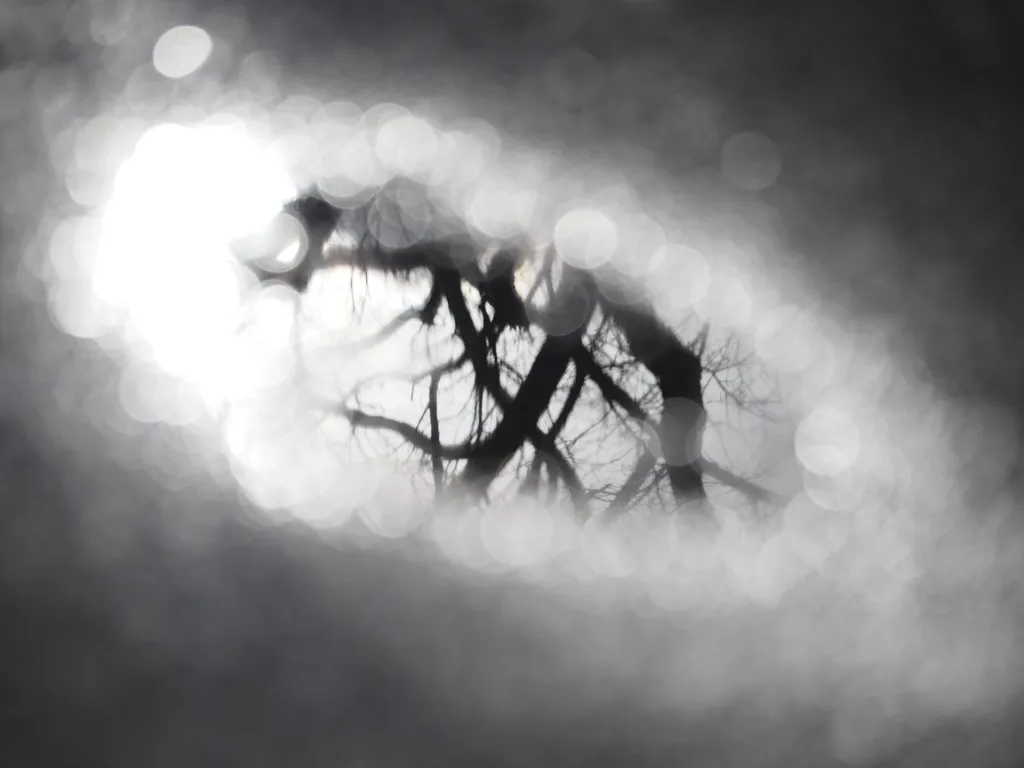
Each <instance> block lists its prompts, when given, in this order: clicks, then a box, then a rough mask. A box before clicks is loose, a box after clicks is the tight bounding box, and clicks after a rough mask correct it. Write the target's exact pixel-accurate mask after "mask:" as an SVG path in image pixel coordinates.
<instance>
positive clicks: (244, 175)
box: [93, 121, 294, 383]
mask: <svg viewBox="0 0 1024 768" xmlns="http://www.w3.org/2000/svg"><path fill="white" fill-rule="evenodd" d="M293 193H294V189H293V187H292V184H291V182H290V181H289V179H288V176H287V174H286V173H285V172H284V170H283V168H282V167H281V165H280V163H279V162H278V161H277V160H276V159H275V157H274V156H273V154H271V153H269V152H267V151H265V150H264V149H263V148H261V147H260V146H259V145H258V144H257V143H256V142H255V141H254V140H253V139H252V138H251V137H250V135H249V133H248V132H247V131H246V129H245V127H244V126H242V125H240V124H235V123H228V122H223V121H221V122H212V123H211V122H208V123H207V124H203V125H199V126H183V125H177V124H170V123H164V124H161V125H157V126H155V127H153V128H151V129H150V130H148V131H147V132H146V133H145V134H144V135H143V136H142V137H141V138H140V140H139V141H138V144H137V145H136V147H135V151H134V153H133V154H132V155H131V157H130V158H129V159H128V160H127V161H126V162H125V163H124V165H123V166H122V167H121V168H120V170H119V171H118V173H117V175H116V178H115V182H114V187H113V194H112V196H111V199H110V201H109V203H108V205H107V206H106V208H105V209H104V211H103V223H102V235H101V243H100V250H99V253H100V261H99V265H98V269H97V271H96V274H95V278H94V281H93V287H94V289H95V290H96V292H97V293H98V294H99V295H100V296H101V297H102V298H103V299H104V300H105V301H106V302H107V303H108V304H110V305H112V306H113V307H115V308H117V309H118V310H120V311H121V312H123V318H124V322H125V328H124V330H125V332H126V337H127V338H129V339H131V341H130V343H131V344H132V345H134V346H135V347H136V349H135V351H136V352H139V353H142V354H143V356H145V357H146V358H148V359H149V360H150V361H151V362H153V363H156V364H157V365H158V367H160V368H163V369H164V370H165V371H166V372H168V373H170V374H172V375H175V376H178V377H182V378H186V379H189V380H192V381H196V382H197V383H198V382H199V381H200V380H203V379H208V377H209V375H210V374H209V372H210V371H211V370H215V369H216V367H217V366H211V365H210V362H211V361H212V360H216V359H217V358H218V357H220V356H221V354H222V352H223V346H222V345H223V344H224V343H225V342H226V341H227V340H228V339H229V338H230V336H231V334H232V333H233V330H234V326H235V323H236V320H237V311H238V308H239V307H240V306H241V302H242V300H243V298H244V294H245V288H246V281H247V279H251V278H249V277H248V274H247V272H246V271H245V270H244V269H242V268H240V267H239V266H238V264H237V263H236V262H235V260H234V259H233V258H232V257H231V254H230V252H229V249H228V243H229V242H230V241H231V240H232V239H233V238H237V237H240V236H244V235H247V234H250V233H252V232H254V231H255V230H257V229H258V228H260V227H261V226H263V225H265V224H266V222H267V221H268V220H269V219H270V218H271V217H272V216H273V215H274V214H275V213H276V212H277V211H279V210H280V207H281V204H282V202H283V201H284V200H286V199H287V198H288V197H289V196H290V195H292V194H293ZM206 383H209V382H206Z"/></svg>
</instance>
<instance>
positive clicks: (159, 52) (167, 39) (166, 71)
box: [153, 26, 213, 79]
mask: <svg viewBox="0 0 1024 768" xmlns="http://www.w3.org/2000/svg"><path fill="white" fill-rule="evenodd" d="M212 52H213V39H212V38H211V37H210V35H209V34H207V32H206V30H204V29H200V28H199V27H191V26H183V27H174V28H173V29H169V30H167V31H166V32H164V33H163V34H162V35H161V36H160V39H159V40H157V41H156V45H155V46H154V47H153V66H154V67H156V71H157V72H159V73H160V74H161V75H163V76H164V77H169V78H171V79H177V78H181V77H186V76H188V75H191V74H192V73H193V72H195V71H196V70H197V69H199V68H200V67H201V66H203V64H204V63H205V62H206V60H207V59H208V58H209V57H210V54H211V53H212Z"/></svg>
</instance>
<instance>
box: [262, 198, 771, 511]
mask: <svg viewBox="0 0 1024 768" xmlns="http://www.w3.org/2000/svg"><path fill="white" fill-rule="evenodd" d="M410 201H411V202H410ZM286 213H287V214H288V215H290V216H291V217H294V218H295V219H297V220H298V221H299V223H300V224H301V225H302V229H303V230H304V233H305V237H304V244H303V248H302V249H301V251H300V252H299V253H298V255H297V257H296V258H294V259H292V260H290V261H288V260H285V261H281V260H278V261H274V260H270V261H268V260H267V259H266V258H265V257H264V258H262V259H257V260H256V261H254V262H253V269H254V271H255V272H256V273H257V275H258V277H259V279H260V280H261V281H263V282H270V281H280V282H282V283H284V284H286V285H288V286H290V287H291V288H293V289H294V290H296V291H297V292H299V293H300V294H302V293H304V292H307V291H309V290H310V287H311V285H313V284H314V283H315V281H316V280H317V276H318V275H319V274H324V273H326V272H328V271H330V270H332V269H338V268H340V269H345V270H347V271H348V272H349V275H350V278H351V279H353V280H354V279H357V278H358V277H362V278H363V279H364V280H368V279H369V276H370V275H377V276H384V277H386V278H387V279H390V280H395V281H400V282H401V283H402V284H404V285H405V286H415V287H416V288H417V289H418V290H419V294H418V300H417V302H414V303H412V304H411V305H410V306H408V307H406V308H405V309H403V310H402V311H401V312H399V313H397V314H396V315H395V316H394V317H392V318H391V319H390V320H388V321H387V322H385V323H384V324H383V325H382V326H381V327H380V328H378V329H376V330H375V331H374V332H373V333H371V334H369V335H367V336H366V337H365V338H363V339H361V340H359V341H358V342H356V343H354V344H353V345H352V346H351V347H350V349H351V351H353V352H355V351H358V350H366V349H370V348H373V347H374V346H375V345H378V344H381V343H382V342H384V341H385V340H387V339H389V338H391V337H393V336H394V335H395V334H397V333H398V332H399V331H401V330H402V329H407V328H409V327H410V326H413V327H415V328H417V329H418V331H419V332H421V333H422V334H424V335H425V336H426V337H427V342H426V344H427V348H428V351H429V356H430V357H431V358H432V362H431V363H430V365H429V366H428V367H426V368H425V369H423V370H418V371H412V372H410V371H396V372H393V373H392V374H391V375H383V376H381V375H379V374H374V375H368V376H367V377H365V378H364V379H363V380H361V381H357V382H355V383H354V385H353V386H351V387H350V388H349V389H348V390H347V391H339V392H337V393H336V399H335V400H334V401H333V402H331V403H329V405H328V407H329V408H330V410H331V411H332V412H333V413H334V414H335V415H338V416H341V417H343V418H344V419H345V420H347V422H348V423H349V424H350V425H351V427H352V429H353V431H354V433H356V434H360V433H368V432H376V433H384V434H386V435H389V436H390V437H391V438H393V439H395V440H396V441H397V442H396V443H395V444H396V446H402V447H405V448H408V449H410V458H412V459H414V460H418V461H420V462H422V463H423V464H424V465H427V466H429V468H430V475H431V477H432V481H433V487H434V491H435V493H437V494H439V495H441V496H445V497H450V498H458V499H460V500H461V501H464V502H465V501H468V502H478V501H484V500H486V499H488V498H489V497H490V493H491V491H492V489H493V487H494V486H495V484H496V481H497V480H498V478H499V477H507V478H509V479H511V480H512V481H514V483H513V484H514V489H515V490H514V492H516V493H531V494H537V493H540V492H541V491H543V492H545V493H554V494H556V495H559V496H561V495H563V494H564V496H565V497H567V499H568V500H569V501H570V502H571V504H572V506H573V507H574V508H575V509H576V510H577V511H578V512H579V513H580V514H581V515H588V514H592V513H593V512H594V511H595V510H598V509H606V510H613V511H614V510H622V509H626V508H628V507H629V506H630V505H631V504H633V503H635V502H637V501H638V500H639V499H640V498H643V497H652V498H653V497H659V495H660V496H661V499H662V502H663V503H664V504H665V506H666V508H679V507H685V508H690V509H694V510H703V509H705V508H706V506H707V489H706V482H707V481H708V480H711V481H713V482H717V483H723V484H725V485H728V486H730V487H731V488H733V489H735V490H737V491H739V492H740V493H742V494H744V495H745V496H746V497H748V498H749V499H751V500H753V501H755V502H770V501H772V500H773V494H772V493H771V492H769V491H768V490H766V489H765V488H762V487H761V486H759V485H757V484H756V483H755V482H753V481H752V480H751V479H748V478H744V477H741V476H740V475H739V474H737V473H734V472H732V471H730V470H728V469H727V468H725V467H724V466H722V465H720V464H717V463H714V462H711V461H708V460H707V459H706V458H705V457H704V455H703V448H702V440H703V433H704V429H705V424H706V420H707V409H706V403H705V393H706V391H707V388H708V386H709V385H713V386H714V387H715V391H716V392H718V393H720V395H721V396H722V397H723V399H724V401H725V402H724V404H725V406H726V407H727V408H728V407H730V406H731V407H739V408H742V409H746V410H748V411H750V412H756V411H757V409H758V408H759V407H761V406H763V405H764V401H763V400H757V399H755V398H754V397H753V394H752V393H753V389H752V388H751V387H750V386H749V384H748V382H746V381H745V379H744V375H743V374H744V371H745V370H746V366H747V365H748V363H749V360H748V359H746V358H745V357H744V356H743V354H742V351H741V350H740V348H739V347H738V346H737V345H735V344H733V343H732V342H731V341H730V340H729V339H725V340H722V341H721V342H720V343H716V344H711V343H709V338H710V334H711V329H710V328H709V327H708V326H707V324H702V325H698V327H697V328H696V330H695V332H694V333H693V334H692V337H690V338H687V339H684V337H683V335H682V334H681V333H680V332H679V331H677V330H676V329H675V328H673V327H672V326H670V325H669V324H668V323H666V322H665V321H664V320H663V319H661V318H660V317H659V316H658V313H657V312H656V310H655V308H654V306H653V304H652V303H651V301H650V300H649V299H648V297H646V296H645V295H644V292H643V290H642V289H641V287H640V285H639V283H638V282H636V281H633V280H630V279H628V278H627V277H625V276H624V275H622V274H620V273H614V272H612V271H611V270H610V269H597V270H589V269H584V268H578V267H574V266H572V265H571V264H570V263H567V261H566V260H565V259H564V258H563V257H562V255H561V254H559V253H558V252H557V249H556V248H555V246H554V245H547V246H544V247H541V248H537V247H536V244H534V243H532V242H530V241H529V240H528V239H527V238H522V237H520V238H513V239H505V240H499V239H495V238H493V237H491V238H488V237H484V236H482V235H481V234H479V233H477V232H475V231H474V230H473V229H472V228H471V227H470V226H468V225H466V224H465V223H463V222H461V221H460V220H459V219H458V217H456V216H452V215H451V214H450V213H449V212H447V211H446V210H444V208H443V206H442V205H440V204H438V203H437V202H436V201H434V200H431V198H430V196H429V194H428V193H427V192H426V191H424V190H423V189H422V188H421V187H419V186H418V185H416V184H414V183H412V182H410V181H409V180H407V179H393V180H392V181H390V182H388V183H387V184H386V185H384V187H382V188H381V189H378V190H377V191H376V192H375V193H374V194H372V195H370V196H368V197H364V198H363V199H361V200H358V201H352V200H338V199H329V198H328V197H327V196H325V195H323V194H321V193H320V192H318V191H310V192H306V193H304V194H302V195H301V196H299V197H298V198H297V199H295V200H294V201H293V202H292V203H290V204H289V205H288V206H287V208H286ZM410 218H412V219H414V220H413V221H412V222H411V223H410ZM260 242H261V245H259V246H258V247H261V248H264V249H268V248H269V250H266V251H265V252H266V253H275V252H277V251H278V250H280V248H281V247H282V246H283V245H284V242H283V241H281V242H278V243H277V244H276V245H273V244H272V243H270V244H268V241H267V239H266V237H264V238H263V239H262V241H260ZM249 247H250V250H252V249H253V248H254V247H257V246H252V245H250V246H249ZM431 339H432V341H431ZM440 353H443V354H441V357H440V359H435V358H436V355H437V354H440ZM730 374H731V376H730ZM382 378H383V379H387V380H389V381H390V382H391V383H392V384H394V383H402V384H405V385H408V386H409V387H410V388H411V390H412V395H411V400H412V401H414V402H415V401H417V398H419V400H418V403H419V405H418V406H417V408H418V409H419V410H420V413H419V418H418V421H412V420H402V419H401V418H399V417H397V416H396V415H394V414H393V413H388V412H386V408H380V407H378V408H372V407H370V406H367V405H365V404H364V394H365V392H366V390H367V388H368V387H370V385H371V384H380V383H381V379H382ZM442 392H447V393H449V395H453V394H454V393H461V395H459V394H454V400H455V405H454V407H448V408H447V409H446V408H444V407H442V405H441V402H440V400H441V397H440V393H442ZM385 406H386V403H385ZM467 414H468V415H467ZM424 424H425V426H424ZM612 433H615V434H616V435H618V437H612ZM665 494H667V495H668V498H667V499H665Z"/></svg>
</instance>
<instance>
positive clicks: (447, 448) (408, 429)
mask: <svg viewBox="0 0 1024 768" xmlns="http://www.w3.org/2000/svg"><path fill="white" fill-rule="evenodd" d="M335 412H336V413H338V414H339V415H340V416H343V417H344V418H345V419H347V420H348V423H349V424H351V425H352V429H353V430H356V429H359V428H366V429H374V430H384V431H389V432H394V433H395V434H397V435H398V436H399V437H401V438H402V439H403V440H405V441H406V442H408V443H409V444H410V445H412V446H413V447H414V448H417V449H419V450H420V451H422V452H423V453H426V454H428V455H430V454H432V453H434V452H435V451H436V455H437V456H439V457H440V458H442V459H466V458H469V456H470V455H471V446H469V445H466V444H463V445H440V444H439V445H436V446H435V445H434V444H433V441H432V440H431V438H430V437H429V436H427V435H425V434H423V433H422V432H420V431H419V430H418V429H416V427H414V426H412V425H411V424H407V423H406V422H404V421H399V420H398V419H392V418H389V417H387V416H378V415H376V414H372V413H366V411H361V410H359V409H357V408H351V407H349V406H346V405H342V406H340V407H338V408H337V409H336V410H335Z"/></svg>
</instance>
